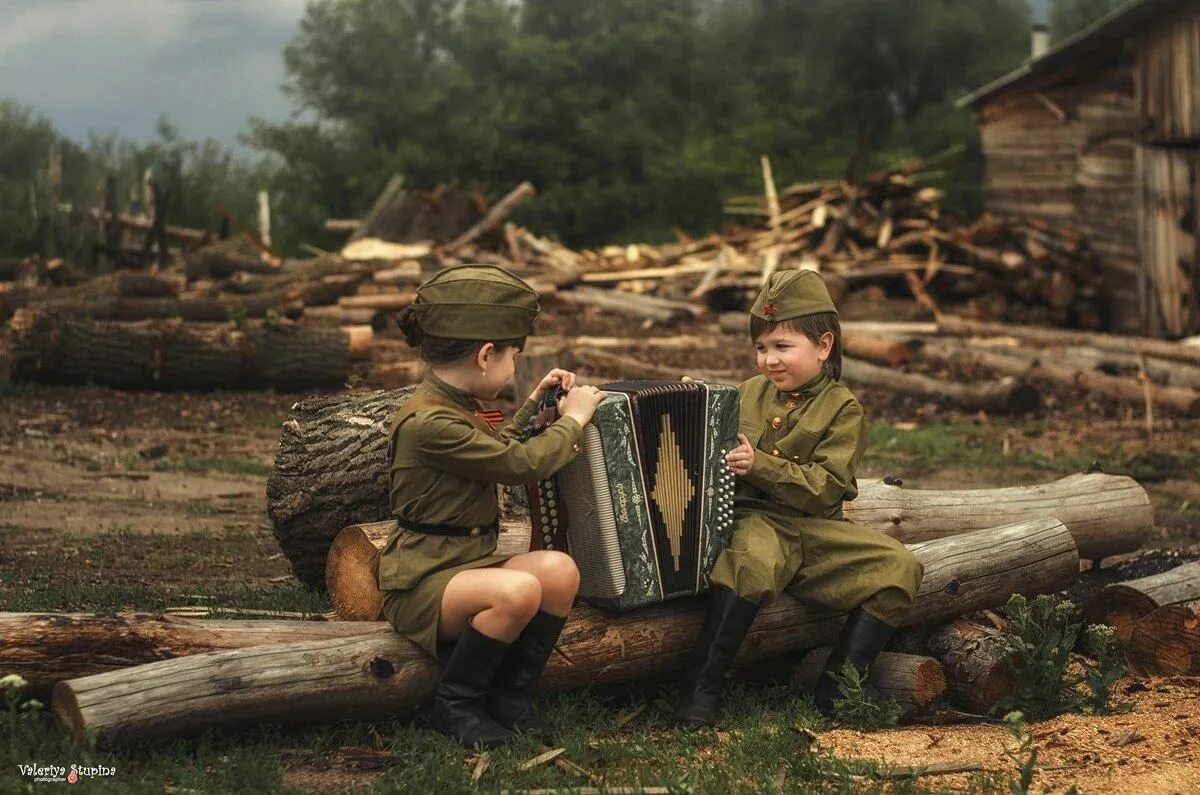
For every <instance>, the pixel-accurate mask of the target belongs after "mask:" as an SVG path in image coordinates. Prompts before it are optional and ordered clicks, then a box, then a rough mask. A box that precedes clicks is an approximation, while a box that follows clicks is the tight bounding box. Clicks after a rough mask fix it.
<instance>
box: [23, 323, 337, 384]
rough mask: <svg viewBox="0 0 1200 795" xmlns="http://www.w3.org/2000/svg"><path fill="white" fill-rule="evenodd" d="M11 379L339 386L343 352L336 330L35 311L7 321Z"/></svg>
mask: <svg viewBox="0 0 1200 795" xmlns="http://www.w3.org/2000/svg"><path fill="white" fill-rule="evenodd" d="M12 361H13V377H14V378H17V379H21V380H26V381H39V382H44V383H54V384H82V383H88V382H93V383H96V384H101V385H103V386H111V387H116V388H119V389H155V390H181V389H197V390H207V389H261V388H264V387H273V388H275V389H279V390H281V391H294V390H300V389H313V388H318V387H333V386H340V385H342V384H344V383H345V382H346V378H347V376H348V375H349V374H350V350H349V345H348V344H347V339H346V335H345V334H344V333H343V332H340V331H333V330H319V329H305V328H301V327H299V326H296V325H295V324H291V323H283V322H280V323H276V324H264V323H253V322H245V323H243V324H242V325H241V326H236V325H234V324H197V323H183V322H181V321H178V320H162V321H145V322H140V323H113V322H107V321H89V320H87V319H84V318H81V317H77V316H70V315H66V314H62V313H58V312H53V311H47V310H42V309H33V308H29V309H22V310H20V311H18V312H17V314H16V315H15V316H14V317H13V319H12Z"/></svg>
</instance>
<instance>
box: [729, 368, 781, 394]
mask: <svg viewBox="0 0 1200 795" xmlns="http://www.w3.org/2000/svg"><path fill="white" fill-rule="evenodd" d="M772 388H773V387H772V386H771V383H770V382H769V381H767V377H766V376H765V375H762V374H761V373H760V374H759V375H756V376H752V377H751V378H747V379H746V380H745V381H743V382H742V383H740V384H738V386H737V390H738V394H739V395H741V396H742V397H743V398H745V397H749V396H751V395H761V394H763V393H764V392H766V391H767V390H768V389H772Z"/></svg>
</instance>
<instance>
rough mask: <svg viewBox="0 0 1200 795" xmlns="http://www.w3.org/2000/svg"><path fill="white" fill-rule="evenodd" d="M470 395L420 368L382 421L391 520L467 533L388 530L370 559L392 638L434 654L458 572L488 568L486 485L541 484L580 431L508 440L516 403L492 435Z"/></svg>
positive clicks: (491, 512) (564, 429)
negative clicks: (388, 420) (406, 394)
mask: <svg viewBox="0 0 1200 795" xmlns="http://www.w3.org/2000/svg"><path fill="white" fill-rule="evenodd" d="M480 408H481V406H480V404H479V402H478V401H477V400H476V399H475V398H474V396H472V395H471V394H469V393H467V392H464V391H462V390H460V389H457V388H455V387H453V386H451V385H449V384H447V383H446V382H445V381H443V380H442V379H440V378H438V377H437V376H436V375H435V374H434V373H433V372H429V373H428V374H427V375H426V376H425V378H424V380H423V381H422V382H421V383H420V384H419V385H418V386H417V388H416V389H415V390H414V392H413V395H412V397H410V398H409V400H408V401H407V402H406V403H405V404H404V405H403V406H401V407H400V409H399V410H398V411H397V412H396V414H395V415H393V417H392V424H391V430H392V436H391V450H392V463H391V466H390V469H389V478H390V485H391V490H390V498H391V509H392V514H393V515H394V516H397V517H399V518H403V519H407V520H409V521H411V522H420V523H422V524H437V525H452V526H455V527H469V528H477V529H478V531H479V532H475V530H473V531H472V534H471V535H469V536H442V535H432V534H426V533H421V532H417V531H412V530H406V529H404V528H397V529H396V530H395V531H394V532H393V533H392V535H391V536H390V537H389V538H388V540H387V543H386V544H385V545H384V547H383V550H382V551H381V552H380V554H379V563H378V574H379V587H380V589H381V590H382V591H383V594H384V598H383V612H384V615H385V616H386V617H387V620H388V621H389V622H390V623H391V624H392V626H393V627H395V628H396V631H397V632H399V633H400V634H401V635H404V636H405V637H407V638H409V639H410V640H412V641H413V642H415V643H417V644H418V645H420V646H421V647H423V648H424V649H425V650H426V651H428V652H429V653H430V654H433V655H435V656H437V655H438V653H439V649H438V641H437V632H438V617H439V614H440V612H441V604H442V593H443V592H444V591H445V590H446V585H447V584H448V583H449V582H450V580H451V578H453V577H454V575H456V574H458V573H459V572H460V571H466V570H468V569H477V568H483V567H487V566H497V565H500V564H501V563H503V562H504V561H506V560H508V558H509V557H511V556H510V555H497V554H496V534H495V532H492V530H490V529H489V527H490V526H491V525H492V524H493V523H494V522H495V521H496V520H497V517H498V515H499V510H500V508H499V503H498V501H497V497H496V484H497V483H504V484H511V485H515V484H521V483H530V482H533V481H537V480H541V479H543V478H546V477H548V476H550V475H551V474H553V473H554V472H556V471H558V470H559V469H561V468H562V467H563V466H565V465H566V464H567V463H568V462H569V461H570V460H571V459H572V458H573V457H574V456H575V454H576V453H577V452H578V451H579V438H580V435H581V434H582V428H581V427H580V425H579V423H578V422H577V421H576V420H575V419H574V418H572V417H561V418H559V419H558V420H557V421H556V422H555V423H554V424H553V425H551V426H550V427H548V428H547V429H546V430H545V431H544V432H543V433H542V434H541V435H539V436H536V437H534V438H532V439H530V440H529V441H526V442H523V443H522V442H521V441H519V440H518V438H517V437H518V436H519V434H520V432H521V430H522V429H523V428H524V427H525V425H526V424H527V423H528V421H529V420H530V419H531V418H532V417H533V414H534V412H535V411H536V403H534V401H532V400H528V401H526V402H525V404H524V405H523V406H521V408H520V409H519V410H518V411H517V413H516V415H515V416H514V417H513V420H512V422H510V423H509V424H508V425H506V426H505V427H504V428H502V429H501V430H499V431H494V430H493V429H492V427H491V425H490V424H489V423H488V422H487V421H486V420H484V419H483V418H482V417H480V416H479V415H478V414H477V413H476V412H477V411H478V410H479V409H480Z"/></svg>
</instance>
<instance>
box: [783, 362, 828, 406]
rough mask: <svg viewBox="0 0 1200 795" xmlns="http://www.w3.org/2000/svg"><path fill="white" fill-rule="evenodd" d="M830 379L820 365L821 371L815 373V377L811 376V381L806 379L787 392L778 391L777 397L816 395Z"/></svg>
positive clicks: (785, 398)
mask: <svg viewBox="0 0 1200 795" xmlns="http://www.w3.org/2000/svg"><path fill="white" fill-rule="evenodd" d="M832 380H833V379H832V378H830V377H829V374H828V373H826V372H825V368H824V367H822V368H821V372H819V373H817V375H816V377H815V378H813V379H812V380H811V381H807V382H805V383H803V384H801V385H800V386H798V387H796V388H795V389H792V390H789V391H787V392H784V391H780V392H779V393H778V395H777V397H778V398H779V399H780V400H787V399H788V398H798V397H806V398H810V397H813V396H814V395H816V394H817V393H818V392H820V391H821V390H822V389H824V388H825V387H826V386H828V385H829V382H830V381H832Z"/></svg>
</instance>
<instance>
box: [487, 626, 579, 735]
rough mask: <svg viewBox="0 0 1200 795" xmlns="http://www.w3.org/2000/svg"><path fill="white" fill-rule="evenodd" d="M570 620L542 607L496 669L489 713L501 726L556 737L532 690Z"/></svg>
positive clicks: (489, 699) (489, 701) (489, 698)
mask: <svg viewBox="0 0 1200 795" xmlns="http://www.w3.org/2000/svg"><path fill="white" fill-rule="evenodd" d="M566 623H567V619H566V617H565V616H552V615H550V614H549V613H543V612H542V611H540V610H539V611H538V612H537V614H536V615H534V617H533V618H532V619H530V621H529V623H528V624H526V625H525V629H523V630H521V634H520V635H519V636H518V637H517V639H516V641H515V642H514V643H513V645H512V649H511V650H510V651H509V652H508V656H507V657H505V658H504V662H503V663H502V664H501V666H500V670H499V671H497V672H496V678H495V680H494V681H493V683H492V692H491V695H490V696H489V697H488V713H489V714H491V716H492V717H493V718H495V719H496V722H497V723H499V724H500V725H501V726H507V727H508V728H510V729H512V730H514V731H519V732H523V733H526V734H532V735H534V736H535V737H537V738H539V739H541V740H544V741H546V742H550V741H551V740H552V739H553V736H552V734H551V732H550V727H549V726H547V725H546V724H545V723H543V722H542V719H541V718H539V717H538V716H537V713H536V712H534V711H533V701H532V700H531V699H530V698H529V691H530V690H531V689H532V688H533V684H534V682H536V681H537V678H538V677H539V676H541V675H542V670H543V669H544V668H545V667H546V661H547V660H549V659H550V655H551V654H553V653H554V642H555V641H556V640H558V635H559V633H561V632H562V628H563V625H564V624H566Z"/></svg>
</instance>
